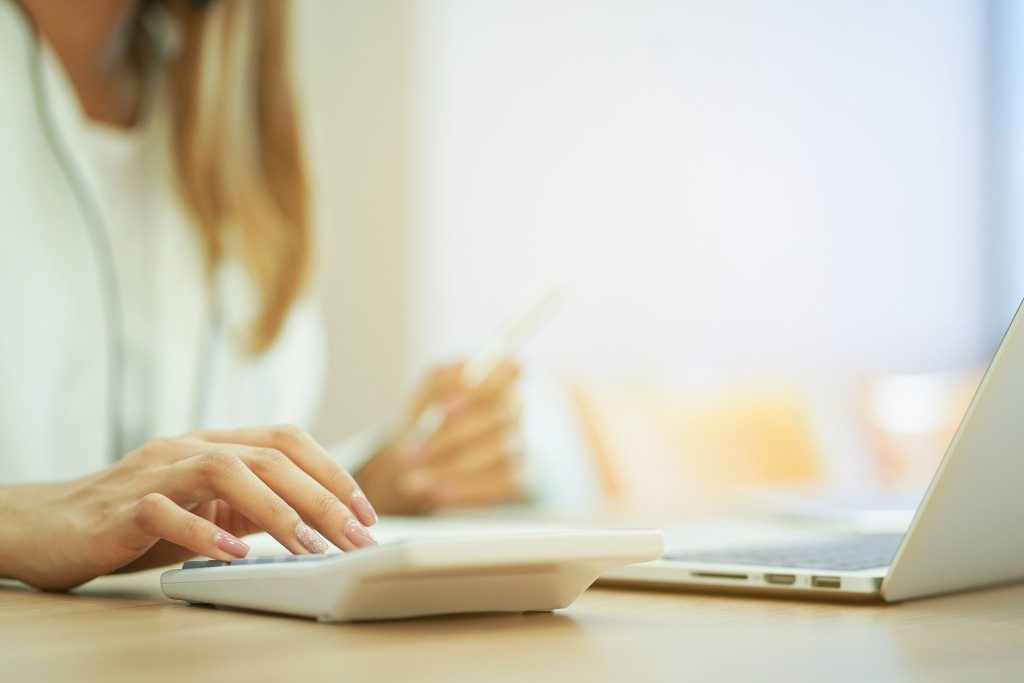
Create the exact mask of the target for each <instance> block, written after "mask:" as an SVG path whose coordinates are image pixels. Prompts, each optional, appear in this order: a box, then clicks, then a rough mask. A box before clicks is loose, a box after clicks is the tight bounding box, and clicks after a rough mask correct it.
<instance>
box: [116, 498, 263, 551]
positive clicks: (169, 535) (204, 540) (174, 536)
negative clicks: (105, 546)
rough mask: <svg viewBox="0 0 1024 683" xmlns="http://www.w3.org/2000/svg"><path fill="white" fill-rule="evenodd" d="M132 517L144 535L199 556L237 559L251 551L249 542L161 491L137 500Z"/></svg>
mask: <svg viewBox="0 0 1024 683" xmlns="http://www.w3.org/2000/svg"><path fill="white" fill-rule="evenodd" d="M132 517H133V520H134V522H135V525H136V527H137V528H138V529H139V530H140V531H142V532H143V533H144V534H146V535H148V536H150V537H152V538H155V539H164V540H166V541H169V542H171V543H173V544H175V545H179V546H181V547H182V548H186V549H188V550H190V551H192V552H193V553H195V554H197V555H205V556H206V557H212V558H213V559H215V560H235V559H238V558H240V557H245V556H246V555H248V554H249V546H248V545H246V544H245V543H243V542H242V541H240V540H239V539H237V538H235V537H234V536H233V535H231V534H229V533H228V532H226V531H224V530H223V529H221V528H220V527H218V526H217V525H216V524H214V523H213V522H211V521H209V520H208V519H204V518H202V517H200V516H199V515H195V514H193V513H191V512H188V511H187V510H184V509H182V508H181V507H180V506H179V505H177V504H176V503H175V502H174V501H172V500H171V499H170V498H168V497H166V496H164V495H161V494H159V493H149V494H147V495H146V496H144V497H143V498H142V499H141V500H139V502H137V503H135V505H134V510H133V516H132Z"/></svg>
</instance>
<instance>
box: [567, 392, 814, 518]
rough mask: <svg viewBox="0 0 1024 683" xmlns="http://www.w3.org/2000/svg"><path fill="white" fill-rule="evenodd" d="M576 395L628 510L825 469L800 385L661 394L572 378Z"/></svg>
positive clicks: (608, 485)
mask: <svg viewBox="0 0 1024 683" xmlns="http://www.w3.org/2000/svg"><path fill="white" fill-rule="evenodd" d="M573 396H574V402H575V405H576V407H577V409H578V412H579V415H580V417H581V421H582V423H583V427H584V432H585V433H586V435H587V438H588V440H589V445H590V449H591V452H592V454H593V456H594V460H595V464H596V467H597V470H598V472H599V474H600V479H601V481H602V483H603V485H604V489H605V492H606V494H607V495H608V497H609V498H610V499H611V500H612V501H613V502H614V503H617V504H620V505H623V506H626V507H629V508H631V509H643V510H657V511H666V510H676V511H679V510H687V511H695V510H711V509H717V508H720V507H722V506H723V505H724V504H727V503H728V502H729V501H730V500H731V499H733V498H734V497H735V495H736V493H737V492H738V491H741V490H745V489H746V488H747V487H749V486H779V485H793V484H802V483H811V482H814V481H816V480H818V478H819V477H820V475H821V465H820V462H819V459H818V457H817V450H816V444H815V441H814V438H813V434H812V430H811V426H810V421H809V419H808V416H807V414H806V411H805V409H804V408H803V404H802V402H801V399H800V396H799V394H798V392H796V391H792V390H788V389H785V388H782V389H775V388H760V389H751V388H743V389H733V390H719V391H714V392H710V393H708V392H700V393H697V392H692V393H678V392H675V393H672V394H665V393H663V392H661V393H659V392H651V391H643V390H634V391H623V390H621V388H616V389H614V390H613V389H611V388H602V387H598V386H597V385H593V384H592V385H586V386H584V385H582V384H576V385H575V386H574V390H573Z"/></svg>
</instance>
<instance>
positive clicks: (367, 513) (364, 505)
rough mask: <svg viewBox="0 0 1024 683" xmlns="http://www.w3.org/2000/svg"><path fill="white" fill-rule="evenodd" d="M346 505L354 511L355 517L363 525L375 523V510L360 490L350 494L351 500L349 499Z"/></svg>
mask: <svg viewBox="0 0 1024 683" xmlns="http://www.w3.org/2000/svg"><path fill="white" fill-rule="evenodd" d="M348 506H349V507H350V508H352V512H354V513H356V517H358V518H359V521H360V522H362V523H363V524H364V525H366V526H373V525H374V524H376V523H377V511H376V510H374V509H373V506H372V505H370V501H369V500H368V499H367V498H366V494H364V493H363V492H362V491H356V492H355V493H353V494H352V500H351V501H349V504H348Z"/></svg>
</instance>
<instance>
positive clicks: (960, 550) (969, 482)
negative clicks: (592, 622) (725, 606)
mask: <svg viewBox="0 0 1024 683" xmlns="http://www.w3.org/2000/svg"><path fill="white" fill-rule="evenodd" d="M1022 311H1024V305H1022V307H1021V308H1019V309H1018V310H1017V314H1016V315H1015V316H1014V319H1013V321H1012V322H1011V323H1010V328H1009V330H1008V331H1007V333H1006V336H1005V337H1004V338H1003V341H1002V343H1001V344H1000V345H999V348H998V350H997V351H996V354H995V357H994V358H993V359H992V362H991V364H990V365H989V368H988V371H987V372H986V373H985V376H984V378H983V379H982V381H981V384H980V385H979V387H978V391H977V393H976V394H975V396H974V399H973V401H972V402H971V405H970V406H969V407H968V409H967V412H966V413H965V414H964V417H963V420H962V421H961V423H960V427H959V429H958V430H957V432H956V435H955V436H954V437H953V440H952V442H951V443H950V446H949V449H948V450H947V451H946V454H945V457H944V458H943V460H942V463H941V464H940V465H939V468H938V471H937V472H936V473H935V476H934V478H933V479H932V482H931V485H930V486H929V487H928V490H927V492H926V493H925V496H924V498H923V499H922V501H921V504H920V505H919V506H918V508H917V512H916V514H915V516H914V518H913V521H912V522H911V524H910V527H909V529H908V530H907V532H906V533H905V534H845V535H838V534H836V535H831V536H828V537H822V538H820V539H815V540H812V541H807V540H805V541H801V542H800V543H797V544H787V543H772V544H765V545H759V546H742V547H708V548H703V549H688V550H685V551H682V550H681V551H672V550H669V551H667V552H666V554H665V555H663V556H662V557H661V559H658V560H655V561H653V562H648V563H644V564H639V565H634V566H631V567H624V568H621V569H615V570H612V571H610V572H607V573H605V574H604V575H603V576H602V578H601V581H602V582H603V583H613V584H620V585H634V586H635V585H644V586H652V587H657V586H661V587H678V588H699V589H704V590H713V591H734V592H745V593H749V592H770V593H774V594H781V595H803V596H822V597H825V596H827V597H831V598H853V599H858V598H859V599H881V600H886V601H891V602H892V601H899V600H907V599H910V598H919V597H924V596H927V595H936V594H939V593H949V592H952V591H959V590H966V589H969V588H977V587H981V586H988V585H993V584H999V583H1006V582H1011V581H1016V580H1022V579H1024V531H1022V526H1024V312H1022Z"/></svg>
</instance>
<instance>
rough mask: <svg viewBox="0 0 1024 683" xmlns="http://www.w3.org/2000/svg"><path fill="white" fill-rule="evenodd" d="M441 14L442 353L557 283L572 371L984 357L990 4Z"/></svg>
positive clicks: (898, 363)
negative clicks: (535, 289)
mask: <svg viewBox="0 0 1024 683" xmlns="http://www.w3.org/2000/svg"><path fill="white" fill-rule="evenodd" d="M416 7H417V22H416V30H417V40H418V45H417V49H416V53H415V71H416V78H415V86H416V87H417V92H416V110H415V116H414V119H413V123H414V125H415V126H416V127H415V133H414V135H413V138H412V140H413V143H414V144H415V145H417V147H416V152H415V165H414V173H415V175H414V190H415V192H416V195H415V203H414V208H413V212H412V216H413V222H414V229H415V237H416V242H415V243H414V246H413V253H414V258H413V260H412V263H413V265H414V267H415V269H416V271H415V276H414V280H413V286H414V289H415V291H416V294H417V300H416V306H415V308H414V311H413V312H414V315H415V320H416V323H415V327H414V330H415V334H414V336H415V338H416V340H417V347H418V348H417V353H418V354H419V356H420V357H429V356H431V355H433V354H435V353H438V352H441V351H447V350H450V349H461V348H465V344H466V340H467V339H473V338H475V337H478V336H479V335H480V334H482V331H481V330H482V329H485V328H486V326H488V325H489V324H493V321H494V318H495V316H496V313H495V312H494V306H495V305H499V306H500V304H501V302H504V301H505V300H506V299H508V298H509V297H511V296H512V294H513V293H514V292H515V291H516V289H517V288H518V287H519V286H520V285H521V283H522V282H523V281H524V280H526V279H529V278H530V277H531V276H534V275H546V274H556V275H558V276H559V277H561V278H562V279H563V280H564V281H565V282H566V283H567V284H568V286H569V288H570V289H571V292H572V296H573V298H572V301H571V305H569V306H568V307H567V308H566V310H565V311H564V312H563V320H562V322H561V324H560V325H558V326H557V329H553V330H552V331H551V333H550V335H549V336H548V337H547V339H546V343H545V347H546V348H545V351H544V355H545V356H546V357H547V358H548V359H550V360H553V361H554V362H557V363H559V364H572V365H574V366H577V367H578V366H581V365H582V366H583V367H585V368H588V369H596V368H608V367H609V366H610V367H623V366H628V367H631V368H636V369H639V370H641V371H659V370H661V369H664V367H665V366H666V365H678V364H681V363H687V362H692V363H697V364H704V363H707V364H711V365H715V366H726V367H731V368H735V367H737V366H739V367H744V368H752V367H757V368H764V367H782V368H794V367H795V368H804V367H806V366H811V367H813V368H815V369H830V368H832V369H838V370H842V371H847V370H861V369H879V368H882V369H892V370H924V369H931V368H937V367H944V366H947V365H955V364H959V363H962V362H964V361H965V360H966V359H974V358H976V357H977V356H978V354H979V351H980V349H979V348H978V331H979V325H980V324H981V323H980V320H981V315H982V312H981V311H980V310H979V302H980V296H981V293H982V272H981V271H982V258H983V245H982V242H981V240H980V230H981V227H982V224H981V221H982V214H981V206H980V200H981V173H980V172H981V168H982V151H983V142H984V139H983V130H982V123H983V112H982V85H983V82H982V76H983V65H982V63H981V60H982V56H983V51H982V45H981V40H982V36H983V16H982V14H981V9H982V8H981V6H980V4H979V3H974V2H934V1H933V0H921V1H917V2H899V3H892V2H868V3H863V2H857V3H851V2H844V1H829V2H822V1H821V0H788V1H785V2H771V3H764V2H753V1H746V2H744V1H738V0H728V1H716V2H679V1H678V0H642V1H631V2H626V1H623V0H600V1H595V0H554V1H552V0H529V1H527V0H521V1H517V2H499V1H494V0H492V1H481V0H442V1H437V0H430V1H425V2H421V3H418V4H417V6H416Z"/></svg>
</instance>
